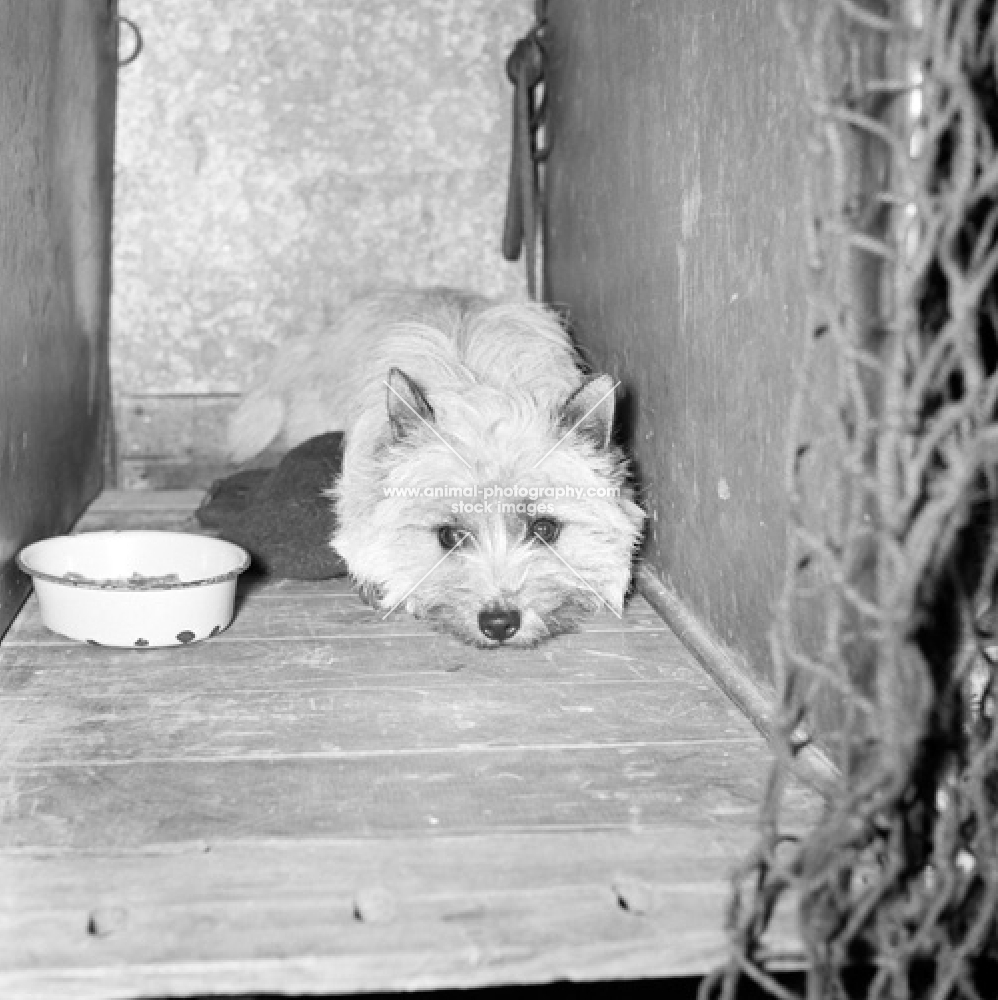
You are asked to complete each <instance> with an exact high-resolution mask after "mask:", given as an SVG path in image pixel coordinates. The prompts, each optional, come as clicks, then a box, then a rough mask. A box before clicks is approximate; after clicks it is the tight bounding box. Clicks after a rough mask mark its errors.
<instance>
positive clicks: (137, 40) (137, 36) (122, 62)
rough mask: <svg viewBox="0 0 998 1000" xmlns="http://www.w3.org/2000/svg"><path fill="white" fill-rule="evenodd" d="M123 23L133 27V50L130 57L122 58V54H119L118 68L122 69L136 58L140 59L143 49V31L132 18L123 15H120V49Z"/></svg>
mask: <svg viewBox="0 0 998 1000" xmlns="http://www.w3.org/2000/svg"><path fill="white" fill-rule="evenodd" d="M123 24H124V25H126V26H127V27H128V28H130V29H131V32H132V38H133V42H132V51H131V52H130V53H129V54H128V57H127V58H126V59H122V58H121V56H120V55H119V56H118V69H122V68H123V67H125V66H128V65H129V64H130V63H133V62H135V60H136V59H138V57H139V53H140V52H141V51H142V46H143V41H142V32H141V31H139V26H138V25H137V24H136V23H135V22H134V21H132V20H131V19H130V18H127V17H122V16H120V15H119V16H118V43H119V50H120V47H121V26H122V25H123Z"/></svg>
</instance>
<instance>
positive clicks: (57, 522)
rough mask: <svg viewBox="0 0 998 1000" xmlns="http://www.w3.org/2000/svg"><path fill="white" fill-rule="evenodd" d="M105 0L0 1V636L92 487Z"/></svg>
mask: <svg viewBox="0 0 998 1000" xmlns="http://www.w3.org/2000/svg"><path fill="white" fill-rule="evenodd" d="M116 6H117V5H116V3H115V2H114V0H0V635H2V634H3V631H4V630H5V629H6V627H7V626H8V625H9V623H10V620H11V618H12V617H13V615H14V614H15V613H16V611H17V609H18V607H19V606H20V603H21V601H22V600H23V598H24V595H25V594H26V592H27V581H26V579H25V578H24V577H23V576H22V575H21V574H20V573H19V572H18V571H17V569H16V567H15V566H14V563H13V559H14V556H15V555H16V553H17V551H18V549H19V548H20V547H21V546H22V545H24V544H25V543H27V542H29V541H31V540H33V539H35V538H38V537H40V536H43V535H46V534H54V533H58V532H59V531H61V530H64V529H66V528H68V527H69V526H70V525H71V524H72V523H73V521H74V520H75V519H76V517H77V516H78V515H79V513H80V512H81V511H82V509H83V508H84V506H85V505H86V504H87V502H88V501H89V500H91V499H92V498H93V497H94V496H95V495H96V494H97V492H98V491H99V489H100V486H101V459H102V455H101V452H102V441H103V434H104V421H105V415H106V413H107V329H108V302H109V297H110V275H109V261H110V231H111V189H112V156H113V146H114V103H115V75H116V62H117V53H116V23H117V10H116Z"/></svg>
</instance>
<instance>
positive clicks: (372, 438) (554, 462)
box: [229, 289, 644, 646]
mask: <svg viewBox="0 0 998 1000" xmlns="http://www.w3.org/2000/svg"><path fill="white" fill-rule="evenodd" d="M613 411H614V385H613V382H612V381H611V379H610V378H609V376H606V375H599V376H595V377H587V376H585V375H584V374H583V373H582V371H581V370H580V368H579V365H578V360H577V356H576V353H575V351H574V349H573V347H572V344H571V342H570V340H569V337H568V335H567V333H566V332H565V330H564V328H563V326H562V325H561V323H560V322H559V320H558V319H557V317H556V316H555V315H554V313H552V312H551V311H550V310H548V309H546V308H544V307H542V306H538V305H526V304H501V303H495V302H492V301H489V300H487V299H483V298H480V297H478V296H475V295H471V294H467V293H463V292H455V291H451V290H446V289H436V290H431V291H394V292H384V293H380V294H376V295H373V296H369V297H367V298H364V299H361V300H359V301H358V302H356V303H355V304H354V305H352V306H351V307H350V308H348V310H347V311H346V312H345V313H344V315H343V316H342V317H341V319H340V321H339V322H338V323H337V325H336V326H335V328H334V329H333V330H332V331H331V332H330V333H329V334H328V335H326V336H323V337H322V338H321V339H320V338H308V339H304V338H302V339H297V340H291V341H290V342H288V343H287V344H286V345H285V346H284V347H283V348H282V349H281V350H280V351H279V352H278V354H277V358H276V361H275V364H274V366H272V367H271V369H270V370H269V371H268V372H267V373H266V375H265V377H264V378H263V379H262V380H261V381H260V382H259V383H258V384H257V385H255V386H254V387H253V388H252V389H251V390H250V391H249V393H248V394H247V396H246V398H245V400H244V401H243V403H242V405H241V406H240V407H239V409H238V410H237V412H236V413H235V415H234V416H233V419H232V422H231V424H230V428H229V432H230V433H229V442H230V450H231V453H232V456H233V458H234V459H235V460H237V461H243V460H246V459H248V458H250V457H252V456H253V455H255V454H257V453H259V452H261V451H263V450H264V449H266V448H268V447H273V446H274V445H275V444H276V445H278V446H280V447H292V446H294V445H296V444H298V443H300V442H301V441H304V440H305V439H307V438H309V437H312V436H314V435H316V434H322V433H325V432H327V431H336V430H342V431H344V432H345V438H346V448H345V452H344V458H343V471H342V475H341V476H340V477H339V479H338V480H337V482H336V483H335V484H332V489H331V491H330V495H331V496H333V497H334V498H335V501H336V505H337V506H336V514H337V519H338V524H339V527H338V529H337V531H336V533H335V535H334V537H333V538H332V540H331V544H332V545H333V546H334V547H335V549H336V550H337V551H338V552H339V554H340V555H341V556H342V557H343V558H344V560H345V561H346V563H347V565H348V567H349V569H350V573H351V575H352V577H353V578H354V579H355V581H356V582H357V583H358V584H359V585H360V587H361V593H362V594H363V595H364V596H365V598H366V599H367V600H368V601H370V602H371V603H373V604H374V605H376V606H377V607H380V608H383V609H386V610H388V609H393V608H396V607H400V606H401V607H404V608H405V609H406V610H407V611H409V612H411V613H412V614H415V615H416V616H417V617H420V618H424V619H426V620H428V621H429V622H431V623H433V624H435V625H436V626H438V627H441V628H443V629H446V630H447V631H450V632H451V633H453V634H455V635H457V636H459V637H460V638H462V639H464V640H466V641H468V642H472V643H474V644H476V645H479V646H497V645H499V644H502V643H505V644H509V645H518V646H530V645H533V644H535V643H537V642H538V641H539V640H541V639H543V638H546V637H548V636H552V635H556V634H558V633H560V632H565V631H568V630H571V629H572V628H574V627H575V626H576V625H577V623H578V621H579V620H580V619H581V618H582V616H584V615H585V614H588V613H590V612H592V611H595V610H599V609H600V608H602V607H604V606H605V607H609V608H611V609H612V610H614V611H615V612H617V613H619V612H620V610H621V607H622V604H623V600H624V596H625V594H626V592H627V589H628V586H629V583H630V578H631V562H632V558H633V555H634V552H635V549H636V547H637V544H638V542H639V539H640V535H641V528H642V524H643V522H644V513H643V511H642V510H641V509H640V508H639V507H638V506H637V505H636V504H635V503H634V502H633V499H632V492H631V489H630V487H629V485H628V481H627V464H626V460H625V458H624V455H623V453H622V452H621V451H620V450H619V449H618V448H617V447H616V446H615V445H613V443H612V442H611V429H612V423H613Z"/></svg>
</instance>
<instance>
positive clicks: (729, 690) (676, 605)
mask: <svg viewBox="0 0 998 1000" xmlns="http://www.w3.org/2000/svg"><path fill="white" fill-rule="evenodd" d="M634 580H635V583H636V585H637V589H638V592H639V593H640V594H641V596H642V597H643V598H644V599H645V600H646V601H647V602H648V603H649V604H650V605H651V606H652V607H653V608H654V609H655V611H656V612H658V614H659V616H660V617H661V618H662V620H663V621H664V622H665V623H666V625H668V626H669V628H671V629H672V631H673V632H675V633H676V636H677V637H678V639H679V641H680V642H682V644H683V645H684V646H685V647H686V648H687V649H688V650H689V651H690V653H692V655H693V657H694V658H695V659H696V661H697V663H699V664H700V666H701V667H703V669H704V670H705V671H706V672H707V673H708V674H709V675H710V677H711V679H712V680H713V681H714V682H715V683H716V684H717V686H718V687H719V688H720V689H721V690H722V691H723V692H724V693H725V694H726V695H727V696H728V697H729V698H730V699H731V701H732V702H734V704H735V705H736V706H737V707H738V709H739V710H740V711H741V712H742V714H743V715H744V716H745V717H746V718H747V719H748V720H749V722H751V723H752V725H753V726H755V728H756V729H758V730H759V732H760V733H761V734H762V735H763V736H764V737H765V738H766V740H767V741H768V742H770V744H772V737H773V726H772V718H773V713H774V709H775V705H776V695H775V693H774V692H773V691H772V690H771V689H770V688H768V687H767V686H766V685H764V684H762V683H761V682H760V681H758V680H756V679H755V678H754V677H753V676H752V675H751V674H750V672H749V670H748V668H747V667H745V666H743V665H742V664H741V663H740V662H739V658H738V657H737V654H735V653H733V652H732V651H731V650H730V649H728V648H727V647H726V646H725V645H724V644H723V643H722V642H720V640H718V639H717V637H716V636H715V635H714V633H713V632H712V631H711V630H710V628H709V627H708V626H707V625H705V624H704V623H703V622H702V621H701V620H700V619H699V618H698V617H697V616H696V615H695V614H694V613H693V612H692V611H691V610H690V608H689V607H687V605H686V604H684V603H683V601H682V599H681V598H680V597H679V595H678V594H676V592H675V591H674V590H672V588H670V587H667V586H666V585H665V584H664V583H662V581H661V580H659V578H658V577H657V576H656V575H655V573H654V572H653V571H652V570H651V569H650V568H649V567H648V566H646V565H642V566H639V567H638V568H637V570H636V571H635V573H634ZM791 764H792V766H793V767H794V770H795V773H797V775H798V777H800V778H801V779H802V780H803V781H806V782H807V783H808V784H809V785H812V786H815V787H817V788H818V789H819V790H821V789H827V788H828V787H829V786H830V785H832V784H834V783H836V782H837V780H838V778H839V770H838V768H837V767H836V766H835V764H834V763H833V762H832V760H831V758H829V757H828V755H827V754H826V753H825V752H824V751H823V750H821V749H820V748H819V747H815V746H808V747H805V748H804V749H803V750H802V751H801V752H800V753H799V754H798V755H797V756H796V758H795V759H793V760H792V761H791Z"/></svg>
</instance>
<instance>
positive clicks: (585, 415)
mask: <svg viewBox="0 0 998 1000" xmlns="http://www.w3.org/2000/svg"><path fill="white" fill-rule="evenodd" d="M615 389H616V385H615V383H614V381H613V379H612V378H610V376H609V375H594V376H593V377H592V378H590V379H588V380H587V381H586V382H583V383H582V385H580V386H579V388H578V389H576V390H575V392H573V393H572V395H571V396H569V397H568V400H567V401H566V403H565V405H564V406H563V407H562V409H561V414H560V415H559V417H558V424H559V426H560V427H563V428H565V430H567V431H572V432H574V433H576V434H579V435H580V436H581V437H584V438H588V440H590V441H591V442H592V443H593V444H594V445H596V447H597V448H606V447H607V446H608V445H609V444H610V435H611V433H612V432H613V407H614V390H615Z"/></svg>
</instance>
